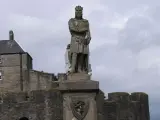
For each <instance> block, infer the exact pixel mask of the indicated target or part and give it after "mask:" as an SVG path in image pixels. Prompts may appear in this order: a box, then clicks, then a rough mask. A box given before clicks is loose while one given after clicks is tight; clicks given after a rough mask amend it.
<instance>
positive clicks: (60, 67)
mask: <svg viewBox="0 0 160 120" xmlns="http://www.w3.org/2000/svg"><path fill="white" fill-rule="evenodd" d="M76 5H82V6H83V7H84V17H85V18H86V19H88V20H89V22H90V29H91V35H92V41H91V44H90V49H91V64H92V69H93V79H94V80H98V81H100V87H101V89H102V90H103V91H104V92H105V93H108V92H114V91H125V92H126V91H129V92H133V91H142V92H146V93H148V94H149V98H150V104H151V106H150V112H151V117H152V118H156V117H157V119H151V120H158V118H160V115H159V114H160V112H158V111H159V108H160V103H159V101H160V92H159V90H160V15H159V13H160V1H158V0H0V15H1V19H0V24H1V25H0V26H1V27H0V31H1V32H0V39H8V31H9V30H10V29H12V30H14V33H15V39H16V41H17V42H18V43H19V44H20V45H21V46H22V47H23V48H24V50H25V51H27V52H29V53H30V55H31V56H32V57H33V59H34V62H33V64H34V69H37V70H43V71H47V72H54V73H58V72H64V71H65V65H64V52H65V48H66V45H67V44H68V43H69V41H70V34H69V30H68V20H69V19H70V18H71V17H74V7H75V6H76ZM158 115H159V117H158Z"/></svg>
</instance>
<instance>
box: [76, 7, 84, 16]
mask: <svg viewBox="0 0 160 120" xmlns="http://www.w3.org/2000/svg"><path fill="white" fill-rule="evenodd" d="M82 17H83V7H81V6H79V5H78V6H76V7H75V18H77V19H82Z"/></svg>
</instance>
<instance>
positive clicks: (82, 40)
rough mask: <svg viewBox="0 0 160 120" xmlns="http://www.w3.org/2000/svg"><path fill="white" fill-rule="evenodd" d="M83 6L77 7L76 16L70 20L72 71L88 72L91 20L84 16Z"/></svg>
mask: <svg viewBox="0 0 160 120" xmlns="http://www.w3.org/2000/svg"><path fill="white" fill-rule="evenodd" d="M82 13H83V8H82V7H81V6H76V7H75V18H71V19H70V20H69V22H68V25H69V30H70V33H71V42H70V58H71V71H70V72H71V73H88V71H89V69H88V66H89V63H88V60H89V59H88V58H89V43H90V40H91V35H90V29H89V22H88V20H86V19H83V17H82Z"/></svg>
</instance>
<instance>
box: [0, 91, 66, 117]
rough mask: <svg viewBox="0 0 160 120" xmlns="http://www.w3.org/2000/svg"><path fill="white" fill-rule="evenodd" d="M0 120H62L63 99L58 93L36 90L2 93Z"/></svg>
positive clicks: (0, 97)
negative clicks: (24, 118) (22, 119)
mask: <svg viewBox="0 0 160 120" xmlns="http://www.w3.org/2000/svg"><path fill="white" fill-rule="evenodd" d="M0 100H1V102H0V120H19V119H20V118H22V117H26V118H28V119H29V120H62V119H63V99H62V95H61V93H60V91H57V90H48V91H44V90H37V91H31V92H29V93H27V92H19V93H12V92H9V93H4V94H1V96H0Z"/></svg>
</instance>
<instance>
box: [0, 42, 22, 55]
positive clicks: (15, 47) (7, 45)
mask: <svg viewBox="0 0 160 120" xmlns="http://www.w3.org/2000/svg"><path fill="white" fill-rule="evenodd" d="M16 53H24V51H23V49H22V48H21V47H20V46H19V44H18V43H17V42H16V41H15V40H0V54H16Z"/></svg>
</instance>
